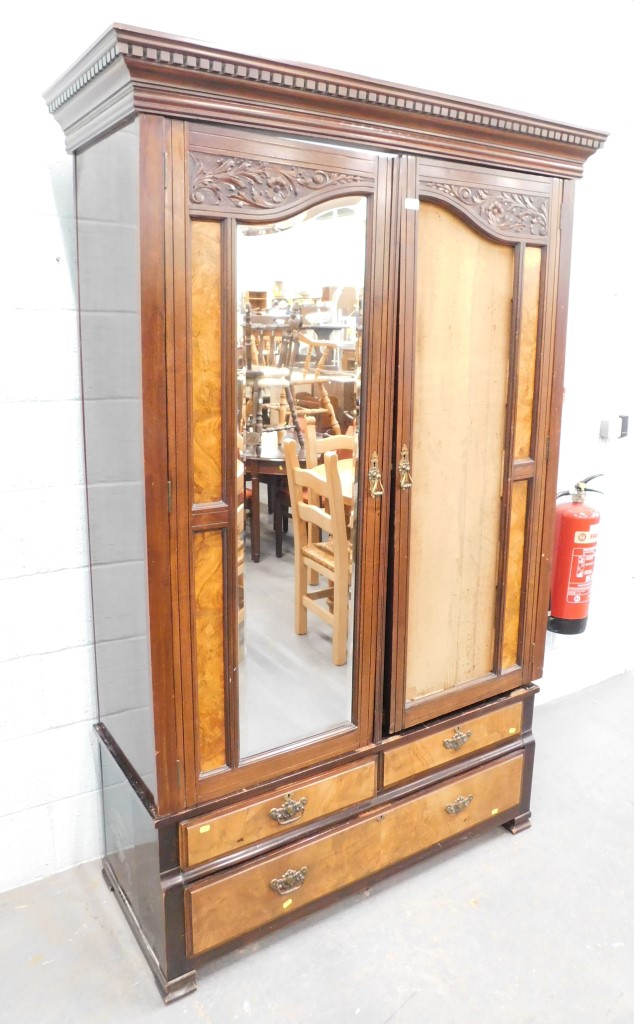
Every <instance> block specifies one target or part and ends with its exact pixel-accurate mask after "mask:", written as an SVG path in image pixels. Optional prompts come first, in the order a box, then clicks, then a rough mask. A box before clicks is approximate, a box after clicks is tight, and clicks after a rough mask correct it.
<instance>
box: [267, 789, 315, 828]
mask: <svg viewBox="0 0 634 1024" xmlns="http://www.w3.org/2000/svg"><path fill="white" fill-rule="evenodd" d="M307 803H308V797H307V796H303V797H301V798H300V799H299V800H295V799H294V798H293V794H292V793H287V794H286V796H285V797H284V802H283V803H282V806H281V807H272V808H271V810H270V811H269V815H270V816H271V818H273V820H274V821H276V822H277V823H278V825H288V824H289V822H291V821H297V819H298V818H301V816H302V814H303V813H304V808H305V807H306V804H307Z"/></svg>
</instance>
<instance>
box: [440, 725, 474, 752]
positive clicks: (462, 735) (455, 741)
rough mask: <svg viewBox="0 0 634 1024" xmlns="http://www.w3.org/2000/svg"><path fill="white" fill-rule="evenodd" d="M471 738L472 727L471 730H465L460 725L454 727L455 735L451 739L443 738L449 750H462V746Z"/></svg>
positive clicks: (444, 745)
mask: <svg viewBox="0 0 634 1024" xmlns="http://www.w3.org/2000/svg"><path fill="white" fill-rule="evenodd" d="M470 738H471V729H469V732H463V731H462V729H461V728H460V726H457V728H456V729H454V732H453V736H450V737H449V739H446V740H443V747H445V748H446V749H447V750H460V747H464V745H465V743H466V742H467V740H468V739H470Z"/></svg>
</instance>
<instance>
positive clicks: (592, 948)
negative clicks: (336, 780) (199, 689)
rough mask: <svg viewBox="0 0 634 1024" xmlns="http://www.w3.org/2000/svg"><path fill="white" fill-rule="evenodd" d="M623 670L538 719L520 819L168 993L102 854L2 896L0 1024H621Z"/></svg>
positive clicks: (631, 780) (633, 1007)
mask: <svg viewBox="0 0 634 1024" xmlns="http://www.w3.org/2000/svg"><path fill="white" fill-rule="evenodd" d="M633 712H634V676H633V675H631V674H630V675H626V676H619V677H617V678H615V679H611V680H608V681H606V682H604V683H600V684H598V685H597V686H593V687H591V688H589V689H586V690H583V691H580V692H579V693H576V694H573V695H572V696H569V697H565V698H563V699H562V700H560V701H556V702H553V703H549V704H544V705H541V706H539V707H538V708H537V710H536V715H535V735H536V738H537V758H536V762H535V781H534V789H533V802H532V803H533V822H534V824H533V827H532V828H531V829H530V830H528V831H527V832H524V833H522V834H520V835H518V836H511V835H510V834H509V833H508V832H506V831H505V830H503V829H498V830H497V831H496V832H494V833H492V834H489V835H487V836H485V837H484V838H480V839H473V840H469V841H467V842H465V843H463V844H461V845H460V846H458V847H456V848H454V849H453V850H451V851H449V852H448V853H445V854H440V855H439V856H438V857H434V858H431V859H429V860H427V861H425V862H423V863H422V864H420V865H419V866H418V867H414V868H410V869H408V870H407V871H404V872H402V873H400V874H397V875H395V876H393V877H392V878H391V879H389V880H388V881H385V882H381V883H380V884H378V885H374V886H372V887H371V888H370V889H369V890H368V891H367V892H366V893H364V894H363V895H361V896H356V897H350V898H348V899H346V900H344V901H343V902H341V903H339V904H337V905H336V906H335V907H333V908H330V909H329V910H323V911H320V912H318V913H316V914H314V915H313V916H312V917H310V918H307V919H306V920H305V921H303V922H302V923H301V924H299V925H296V926H294V927H293V926H291V927H289V928H287V929H286V930H282V931H280V932H278V933H277V934H276V935H274V936H270V937H268V938H266V939H264V940H262V941H259V942H256V943H253V944H251V945H250V946H248V947H246V948H245V949H243V950H241V951H240V952H238V953H233V954H230V955H228V956H226V957H225V958H224V959H222V960H220V961H218V962H216V964H214V965H210V966H209V967H206V968H205V969H203V970H202V971H200V972H199V975H198V991H197V992H196V993H194V994H193V995H190V996H187V997H186V998H184V999H182V1000H180V1001H179V1002H176V1003H173V1004H172V1005H171V1006H168V1007H165V1006H164V1005H163V1003H162V1002H161V999H160V997H159V994H158V991H157V989H156V988H155V986H154V982H153V980H152V977H151V975H150V971H149V969H148V967H147V966H146V963H145V961H144V959H143V957H142V955H141V953H140V952H139V950H138V948H137V946H136V944H135V941H134V939H133V938H132V935H131V934H130V932H129V931H128V928H127V925H126V923H125V921H124V919H123V916H122V914H121V912H120V910H119V908H118V906H117V904H116V902H115V899H114V897H113V896H112V894H111V893H110V892H109V891H108V890H107V889H106V887H105V884H104V883H103V881H102V879H101V875H100V868H99V864H98V863H96V862H93V863H90V864H85V865H83V866H81V867H79V868H76V869H73V870H72V871H67V872H64V873H63V874H61V875H56V876H53V877H51V878H48V879H46V880H44V881H42V882H37V883H34V884H32V885H28V886H24V887H23V888H21V889H17V890H13V891H12V892H9V893H6V894H5V895H4V896H3V897H1V898H0V971H1V976H2V993H1V1003H0V1020H2V1021H6V1022H7V1024H22V1022H28V1024H31V1022H33V1024H35V1022H37V1024H79V1022H81V1024H92V1022H105V1024H115V1022H116V1024H133V1022H134V1024H141V1022H146V1021H156V1022H162V1024H170V1022H173V1021H181V1020H183V1021H192V1024H194V1022H196V1024H198V1022H202V1024H229V1022H231V1021H250V1022H253V1024H270V1022H276V1024H286V1022H304V1021H306V1022H311V1021H319V1022H332V1024H339V1022H342V1024H345V1022H348V1021H350V1022H356V1021H359V1022H360V1024H421V1022H433V1024H496V1022H498V1021H500V1022H501V1021H504V1022H505V1024H533V1022H539V1024H603V1022H606V1024H607V1022H609V1024H633V1022H634V957H633V955H632V954H633V950H634V856H633V851H634V842H633V840H634V814H633V794H634V732H633V723H634V714H633Z"/></svg>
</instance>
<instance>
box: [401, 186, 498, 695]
mask: <svg viewBox="0 0 634 1024" xmlns="http://www.w3.org/2000/svg"><path fill="white" fill-rule="evenodd" d="M513 255H514V253H513V248H512V247H511V246H505V245H502V244H499V243H496V242H492V241H490V240H488V239H486V238H484V237H483V236H482V235H480V234H479V233H477V232H476V231H475V230H473V229H472V228H471V227H469V226H468V225H467V224H465V223H464V222H463V221H461V220H460V219H459V218H458V217H457V216H455V215H454V214H453V213H450V212H448V211H447V210H445V209H443V208H441V207H439V206H436V205H433V204H431V203H425V202H424V203H422V204H421V209H420V223H419V252H418V281H417V299H418V315H417V330H416V361H415V371H414V397H413V402H414V415H413V428H412V453H411V454H412V474H413V477H414V480H415V481H416V485H415V487H414V488H412V492H411V500H412V507H411V533H410V566H409V573H410V588H409V608H408V644H407V682H406V698H407V700H410V701H411V700H414V699H416V698H417V697H421V696H423V695H424V694H428V693H435V692H439V691H442V690H445V689H449V688H452V687H454V686H457V685H459V684H461V683H464V682H467V681H468V680H470V679H475V678H477V677H479V676H483V675H485V674H486V673H487V672H489V671H491V669H492V661H493V645H494V630H495V621H494V620H495V595H496V583H497V562H498V547H499V523H500V484H501V473H502V456H503V447H504V427H505V407H506V392H507V361H508V354H509V337H510V317H511V300H512V296H513Z"/></svg>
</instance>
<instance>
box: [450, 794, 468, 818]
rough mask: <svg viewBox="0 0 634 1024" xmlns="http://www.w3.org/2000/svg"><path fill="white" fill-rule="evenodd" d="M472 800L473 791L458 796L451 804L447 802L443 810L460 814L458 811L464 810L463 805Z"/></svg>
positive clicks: (466, 805) (465, 805)
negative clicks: (468, 794)
mask: <svg viewBox="0 0 634 1024" xmlns="http://www.w3.org/2000/svg"><path fill="white" fill-rule="evenodd" d="M472 800H473V793H472V794H471V796H459V797H458V799H457V800H454V802H453V803H452V804H447V806H446V807H445V810H446V812H447V814H460V811H464V809H465V807H468V806H469V804H470V803H471V801H472Z"/></svg>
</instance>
